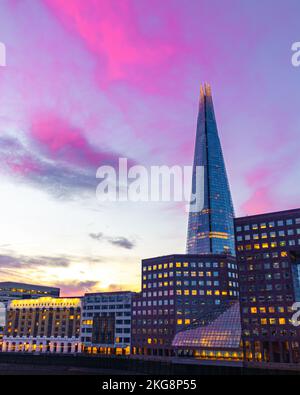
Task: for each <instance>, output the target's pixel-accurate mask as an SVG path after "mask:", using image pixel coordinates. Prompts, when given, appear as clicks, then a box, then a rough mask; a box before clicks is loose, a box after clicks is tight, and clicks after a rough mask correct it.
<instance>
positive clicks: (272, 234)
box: [236, 228, 300, 242]
mask: <svg viewBox="0 0 300 395" xmlns="http://www.w3.org/2000/svg"><path fill="white" fill-rule="evenodd" d="M295 235H300V228H297V229H288V230H287V231H285V230H279V231H277V232H276V231H272V232H268V233H266V232H263V233H260V234H259V233H254V234H252V235H251V234H246V235H238V236H237V237H236V240H237V241H238V242H240V241H243V240H245V241H249V240H259V239H274V238H276V237H287V236H295Z"/></svg>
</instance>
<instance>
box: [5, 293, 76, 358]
mask: <svg viewBox="0 0 300 395" xmlns="http://www.w3.org/2000/svg"><path fill="white" fill-rule="evenodd" d="M80 323H81V300H80V299H79V298H51V297H43V298H39V299H31V300H29V299H26V300H13V301H10V302H9V303H8V307H7V317H6V326H5V330H4V336H3V340H2V341H3V345H2V351H4V352H29V353H79V352H81V343H80Z"/></svg>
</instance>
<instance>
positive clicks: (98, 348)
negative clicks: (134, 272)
mask: <svg viewBox="0 0 300 395" xmlns="http://www.w3.org/2000/svg"><path fill="white" fill-rule="evenodd" d="M133 296H134V293H133V292H123V291H122V292H99V293H88V294H85V295H84V298H83V314H82V328H81V341H82V344H83V349H84V351H85V352H87V353H93V354H106V355H108V354H116V355H120V354H121V355H128V354H130V348H131V316H132V299H133Z"/></svg>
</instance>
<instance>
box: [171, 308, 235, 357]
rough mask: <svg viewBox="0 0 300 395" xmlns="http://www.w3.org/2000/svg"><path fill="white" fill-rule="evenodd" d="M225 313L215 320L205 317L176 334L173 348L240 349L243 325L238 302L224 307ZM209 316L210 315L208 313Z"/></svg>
mask: <svg viewBox="0 0 300 395" xmlns="http://www.w3.org/2000/svg"><path fill="white" fill-rule="evenodd" d="M223 310H224V311H223V312H222V313H221V314H220V315H217V318H216V319H215V320H211V319H210V317H208V318H207V319H206V317H205V315H204V316H202V318H201V320H199V321H198V322H197V324H194V325H193V326H194V327H191V328H187V329H186V330H183V331H180V332H178V333H177V334H176V336H175V338H174V340H173V346H174V347H179V348H182V349H185V348H187V349H194V348H196V349H202V348H203V349H210V348H213V349H226V350H228V349H235V350H238V349H239V348H240V341H241V324H240V319H241V318H240V306H239V303H238V302H234V303H231V304H229V305H227V306H226V308H225V305H223ZM208 314H209V313H208Z"/></svg>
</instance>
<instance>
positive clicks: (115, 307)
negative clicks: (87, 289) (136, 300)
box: [84, 304, 131, 310]
mask: <svg viewBox="0 0 300 395" xmlns="http://www.w3.org/2000/svg"><path fill="white" fill-rule="evenodd" d="M130 308H131V305H130V304H125V305H123V304H120V305H110V304H107V305H103V304H90V305H85V306H84V310H126V309H127V310H128V309H130Z"/></svg>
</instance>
